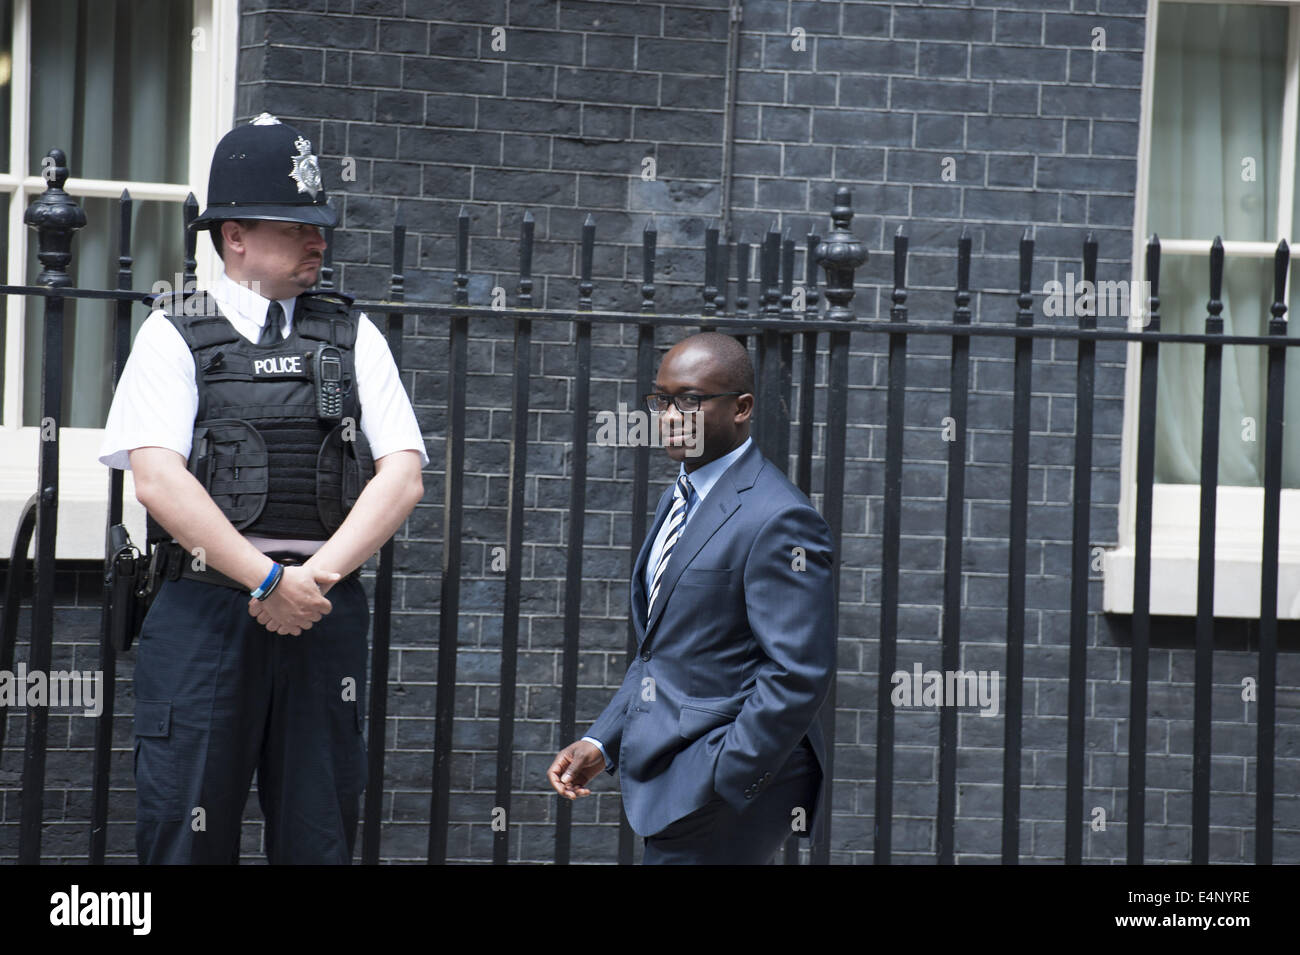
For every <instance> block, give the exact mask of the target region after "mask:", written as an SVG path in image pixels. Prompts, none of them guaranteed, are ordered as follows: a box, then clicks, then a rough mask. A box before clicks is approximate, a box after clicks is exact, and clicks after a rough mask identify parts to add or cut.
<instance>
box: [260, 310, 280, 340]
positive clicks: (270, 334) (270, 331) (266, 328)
mask: <svg viewBox="0 0 1300 955" xmlns="http://www.w3.org/2000/svg"><path fill="white" fill-rule="evenodd" d="M283 324H284V306H282V305H281V304H280V303H279V302H272V303H271V307H270V308H268V309H267V310H266V324H265V325H263V326H262V337H261V338H259V339H258V340H257V343H258V344H259V345H278V344H279V343H280V327H281V326H282V325H283Z"/></svg>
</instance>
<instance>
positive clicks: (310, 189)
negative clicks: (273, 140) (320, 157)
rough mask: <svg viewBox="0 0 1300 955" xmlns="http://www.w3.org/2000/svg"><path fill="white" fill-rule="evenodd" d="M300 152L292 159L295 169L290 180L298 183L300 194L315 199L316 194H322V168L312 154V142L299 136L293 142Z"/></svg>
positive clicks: (290, 175)
mask: <svg viewBox="0 0 1300 955" xmlns="http://www.w3.org/2000/svg"><path fill="white" fill-rule="evenodd" d="M293 144H294V146H295V147H296V148H297V150H298V155H296V156H293V157H291V160H292V162H293V169H292V171H291V172H290V173H289V178H291V179H293V180H294V182H296V183H298V191H299V192H307V193H310V194H311V197H312V198H313V199H315V198H316V193H318V192H320V189H321V181H320V166H319V165H318V164H317V162H316V157H315V156H313V155H312V154H311V142H310V140H307V139H304V138H303V137H302V136H299V137H298V138H297V139H295V140H294V141H293Z"/></svg>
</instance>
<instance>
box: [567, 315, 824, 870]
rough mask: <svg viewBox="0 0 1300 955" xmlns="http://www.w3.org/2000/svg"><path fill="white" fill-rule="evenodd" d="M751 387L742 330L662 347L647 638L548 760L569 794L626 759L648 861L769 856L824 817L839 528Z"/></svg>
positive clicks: (642, 590)
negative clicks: (671, 475)
mask: <svg viewBox="0 0 1300 955" xmlns="http://www.w3.org/2000/svg"><path fill="white" fill-rule="evenodd" d="M753 391H754V370H753V366H752V364H751V363H750V360H749V355H748V353H747V352H746V351H745V348H744V346H742V345H741V344H740V343H739V342H738V341H737V340H736V339H735V338H732V337H731V336H729V335H723V334H719V333H716V332H706V333H703V334H700V335H694V336H691V337H690V338H687V339H684V340H683V341H681V342H679V343H678V344H677V345H676V346H675V347H674V348H672V350H670V351H669V352H668V354H667V355H665V356H664V359H663V362H662V364H661V365H660V366H659V374H658V376H657V377H656V379H655V394H653V395H651V396H649V397H648V399H647V400H648V401H649V403H650V406H651V409H652V410H655V411H658V412H659V425H660V434H661V435H662V436H663V440H664V447H665V450H666V451H667V453H668V456H669V457H670V458H672V459H673V460H674V461H678V462H680V463H681V466H680V469H679V473H678V476H677V481H676V483H675V484H674V486H673V487H672V488H670V489H669V490H667V491H665V492H664V495H663V497H662V498H661V499H660V501H659V506H658V509H657V511H656V514H655V522H654V525H653V530H651V531H650V534H649V536H648V537H647V538H646V540H645V543H644V544H643V545H642V547H641V551H640V554H639V555H638V557H637V561H636V565H635V568H634V570H633V574H632V587H631V599H632V614H633V618H634V621H635V625H636V635H637V642H638V647H637V655H636V657H635V658H634V659H633V661H632V664H631V666H629V667H628V671H627V676H626V677H625V678H624V680H623V685H622V686H621V687H620V688H619V691H618V693H617V694H615V696H614V699H613V700H612V701H611V702H610V704H609V705H608V706H607V707H606V708H605V711H604V712H603V713H602V714H601V715H600V718H599V719H597V720H596V722H595V723H594V724H593V725H592V727H591V729H590V731H589V732H588V734H587V736H585V737H583V738H582V739H581V740H579V741H577V742H575V743H571V744H570V745H569V746H567V747H565V748H564V749H563V750H562V751H561V752H560V753H559V754H558V755H557V756H556V758H555V761H554V762H553V763H552V764H551V767H550V770H549V771H548V777H549V778H550V781H551V785H552V786H553V787H554V788H555V790H556V791H557V792H559V793H560V795H562V796H566V797H568V798H569V799H576V798H577V797H579V796H586V795H589V794H590V790H589V789H587V788H585V787H586V786H587V784H588V783H589V782H590V780H591V779H592V778H593V777H594V776H595V775H596V774H597V773H598V772H599V771H600V770H601V769H606V770H608V771H609V772H611V773H613V772H615V771H618V772H620V773H621V777H622V790H623V806H624V808H625V810H626V812H627V818H628V821H629V822H630V823H631V825H632V828H633V830H635V831H636V832H637V834H639V835H641V836H643V837H645V855H644V862H645V863H647V864H653V863H694V864H713V863H721V864H762V863H766V862H769V861H770V860H771V858H772V856H773V854H774V853H775V852H776V850H777V849H778V848H779V847H780V846H781V844H782V843H783V842H784V841H785V839H786V838H787V837H788V836H789V835H790V834H791V832H800V833H805V834H806V833H809V832H813V831H815V829H814V826H815V825H816V822H817V818H818V812H819V803H820V802H821V791H822V779H823V767H824V766H825V752H826V745H827V742H826V740H825V739H824V738H823V734H822V728H821V722H820V720H819V718H818V713H819V710H820V708H821V706H822V702H823V701H824V700H825V699H826V695H827V693H828V692H829V690H830V685H831V680H832V679H834V676H835V589H834V584H833V579H832V560H831V535H830V529H829V528H828V527H827V525H826V522H825V521H824V520H823V519H822V517H821V515H820V514H818V513H817V511H816V510H814V509H813V507H812V505H811V504H809V502H808V499H807V498H806V497H805V496H804V495H803V494H802V493H801V492H800V491H799V489H798V488H796V487H795V486H794V485H792V484H791V483H790V482H789V481H788V480H787V479H786V477H785V475H784V474H782V473H781V471H780V470H778V469H777V468H776V467H774V466H773V465H772V464H771V463H770V462H769V461H767V460H766V459H765V458H764V457H763V455H762V454H760V453H759V450H758V447H757V446H756V445H755V444H754V443H753V441H752V440H751V439H750V437H749V421H750V416H751V414H752V413H753V410H754V395H753ZM692 439H694V442H693V440H692ZM693 445H694V446H693ZM692 450H694V451H696V452H697V453H696V454H695V455H694V456H692V455H691V454H689V453H688V452H689V451H692Z"/></svg>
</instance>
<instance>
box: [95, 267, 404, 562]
mask: <svg viewBox="0 0 1300 955" xmlns="http://www.w3.org/2000/svg"><path fill="white" fill-rule="evenodd" d="M210 294H211V295H212V297H213V298H214V299H216V301H217V305H218V306H219V307H220V309H221V313H222V314H223V315H225V317H226V318H227V319H228V320H229V321H230V323H231V324H232V325H233V326H234V327H235V329H236V331H238V332H239V333H240V334H241V335H243V336H244V337H245V338H247V339H248V340H249V341H251V342H256V341H257V340H258V338H259V337H260V335H261V333H262V326H263V325H264V324H265V323H266V310H267V309H268V308H269V307H270V305H271V302H270V299H267V298H265V297H263V296H261V295H259V294H258V293H257V292H255V291H253V290H252V289H250V288H248V287H246V286H244V285H240V284H239V283H237V282H234V281H232V280H231V279H230V278H228V277H227V276H226V275H225V274H222V276H221V277H220V278H219V279H218V280H217V281H216V283H215V286H214V288H212V289H211V290H210ZM296 302H297V300H296V299H292V298H290V299H281V300H280V305H281V306H282V307H283V308H284V314H285V318H286V319H287V321H286V323H285V331H284V333H283V334H284V337H288V330H289V329H291V328H292V327H293V311H294V305H295V304H296ZM353 358H354V361H355V365H356V374H357V397H358V399H359V400H360V402H361V408H362V414H361V432H362V433H363V434H364V435H365V436H366V440H367V441H369V442H370V450H371V454H372V455H373V456H374V458H375V460H379V459H380V458H382V457H384V456H385V455H388V454H392V453H393V452H394V451H407V450H410V451H418V452H419V454H420V465H421V467H423V466H424V465H426V464H428V463H429V455H428V454H427V453H426V452H425V449H424V438H423V436H422V435H421V434H420V426H419V423H418V422H417V421H416V419H415V411H414V410H413V409H412V408H411V402H410V400H409V399H408V398H407V396H406V389H405V388H403V387H402V381H401V378H400V376H399V375H398V372H397V364H396V362H394V361H393V354H392V352H390V351H389V350H388V342H387V340H385V338H384V336H383V334H382V333H381V332H380V331H379V329H378V328H376V327H375V325H374V323H373V322H371V321H370V319H369V318H367V317H366V316H365V315H364V314H361V315H360V316H359V320H358V324H357V340H356V345H355V350H354V353H353ZM198 410H199V390H198V385H197V384H196V383H195V380H194V356H193V354H192V353H191V352H190V348H189V346H188V345H186V344H185V339H184V338H182V337H181V333H180V332H179V331H177V329H176V327H175V326H174V325H173V324H172V323H171V321H170V320H169V319H168V318H167V316H166V315H164V314H163V313H162V312H161V311H155V312H153V313H152V314H151V315H150V316H149V317H148V318H147V319H145V321H144V324H143V325H141V326H140V331H139V333H138V334H137V335H136V338H135V343H134V345H132V347H131V354H130V356H129V357H128V358H127V361H126V366H125V367H124V368H123V369H122V380H121V381H120V382H119V383H118V386H117V391H116V392H115V393H114V394H113V404H112V407H110V408H109V411H108V422H107V424H106V425H105V427H104V441H103V443H102V444H101V445H100V451H99V460H100V462H101V463H102V464H104V465H106V466H108V467H110V468H118V469H120V470H123V471H129V470H130V469H131V460H130V457H129V452H131V451H133V450H134V449H136V448H144V447H157V448H170V449H171V450H173V451H175V452H176V453H177V454H179V455H181V456H182V457H184V458H186V459H188V458H189V455H190V443H191V441H192V439H193V437H194V421H195V417H196V415H197V414H198ZM249 539H250V540H254V539H253V538H249ZM254 543H260V541H254Z"/></svg>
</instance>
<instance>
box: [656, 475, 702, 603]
mask: <svg viewBox="0 0 1300 955" xmlns="http://www.w3.org/2000/svg"><path fill="white" fill-rule="evenodd" d="M692 490H693V488H692V487H691V482H690V481H689V480H687V478H686V475H685V474H683V475H681V476H680V477H679V478H678V479H677V488H676V490H675V491H674V492H673V508H672V510H671V511H670V512H669V514H668V536H667V537H665V538H664V549H663V551H662V552H660V554H659V563H658V564H657V565H656V566H655V575H654V579H653V580H652V581H651V583H650V603H649V604H648V605H647V607H646V620H649V619H650V615H651V614H652V613H653V612H654V606H655V598H656V597H658V596H659V583H660V581H661V580H662V579H663V576H664V571H665V570H667V569H668V558H670V557H672V555H673V546H674V545H675V544H676V543H677V540H678V538H680V537H681V536H682V528H683V527H685V526H686V511H687V508H688V506H689V505H690V500H691V491H692Z"/></svg>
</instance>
